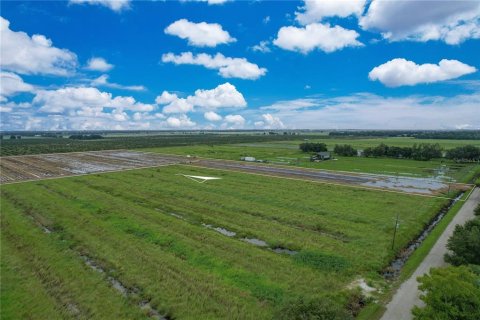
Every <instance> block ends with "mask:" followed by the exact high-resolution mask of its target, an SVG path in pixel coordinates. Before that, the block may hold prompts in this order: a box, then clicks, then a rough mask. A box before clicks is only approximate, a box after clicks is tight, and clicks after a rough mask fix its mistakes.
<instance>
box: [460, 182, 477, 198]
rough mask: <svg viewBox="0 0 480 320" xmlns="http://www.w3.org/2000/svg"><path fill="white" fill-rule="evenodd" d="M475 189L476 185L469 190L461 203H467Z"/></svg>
mask: <svg viewBox="0 0 480 320" xmlns="http://www.w3.org/2000/svg"><path fill="white" fill-rule="evenodd" d="M476 188H477V186H476V185H473V188H472V190H470V192H469V193H468V195H467V196H466V198H465V200H463V201H467V200H468V198H470V195H471V194H472V192H473V191H474V190H475V189H476Z"/></svg>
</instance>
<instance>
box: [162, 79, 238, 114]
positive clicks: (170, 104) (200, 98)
mask: <svg viewBox="0 0 480 320" xmlns="http://www.w3.org/2000/svg"><path fill="white" fill-rule="evenodd" d="M155 102H156V103H157V104H166V106H165V107H164V108H163V112H164V113H187V112H191V111H194V108H195V107H201V108H205V109H217V108H239V107H245V106H246V105H247V102H246V101H245V98H244V97H243V95H242V94H241V93H240V92H238V91H237V89H236V88H235V86H234V85H232V84H230V83H228V82H226V83H224V84H221V85H219V86H217V87H216V88H214V89H210V90H203V89H198V90H196V91H195V94H193V95H190V96H187V97H186V98H179V97H178V96H177V95H176V94H175V93H170V92H168V91H163V92H162V94H161V95H159V96H157V98H156V99H155Z"/></svg>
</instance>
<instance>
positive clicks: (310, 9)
mask: <svg viewBox="0 0 480 320" xmlns="http://www.w3.org/2000/svg"><path fill="white" fill-rule="evenodd" d="M304 2H305V5H304V6H303V7H301V8H300V12H296V13H295V14H296V16H297V21H298V22H300V23H301V24H309V23H312V22H318V21H321V20H322V19H323V18H325V17H340V18H346V17H348V16H351V15H356V16H361V15H362V13H363V8H364V7H365V2H366V0H305V1H304Z"/></svg>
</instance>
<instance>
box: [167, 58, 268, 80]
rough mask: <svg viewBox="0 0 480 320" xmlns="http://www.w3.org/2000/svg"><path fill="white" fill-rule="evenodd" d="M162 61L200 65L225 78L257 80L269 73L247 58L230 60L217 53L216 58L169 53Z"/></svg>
mask: <svg viewBox="0 0 480 320" xmlns="http://www.w3.org/2000/svg"><path fill="white" fill-rule="evenodd" d="M162 61H163V62H172V63H174V64H177V65H179V64H192V65H200V66H204V67H205V68H208V69H215V70H218V73H219V74H220V75H221V76H222V77H224V78H240V79H249V80H255V79H258V78H259V77H261V76H263V75H265V73H266V72H267V69H265V68H260V67H259V66H258V65H256V64H254V63H251V62H249V61H247V59H245V58H229V57H225V56H224V55H223V54H221V53H217V54H216V55H215V56H211V55H209V54H206V53H200V54H197V55H194V54H193V53H191V52H183V53H182V54H179V55H175V54H173V53H167V54H164V55H163V56H162Z"/></svg>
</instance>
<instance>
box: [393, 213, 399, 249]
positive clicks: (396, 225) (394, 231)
mask: <svg viewBox="0 0 480 320" xmlns="http://www.w3.org/2000/svg"><path fill="white" fill-rule="evenodd" d="M398 216H399V213H398V212H397V219H396V220H395V228H394V229H393V239H392V250H393V248H394V247H395V237H396V236H397V228H398Z"/></svg>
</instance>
